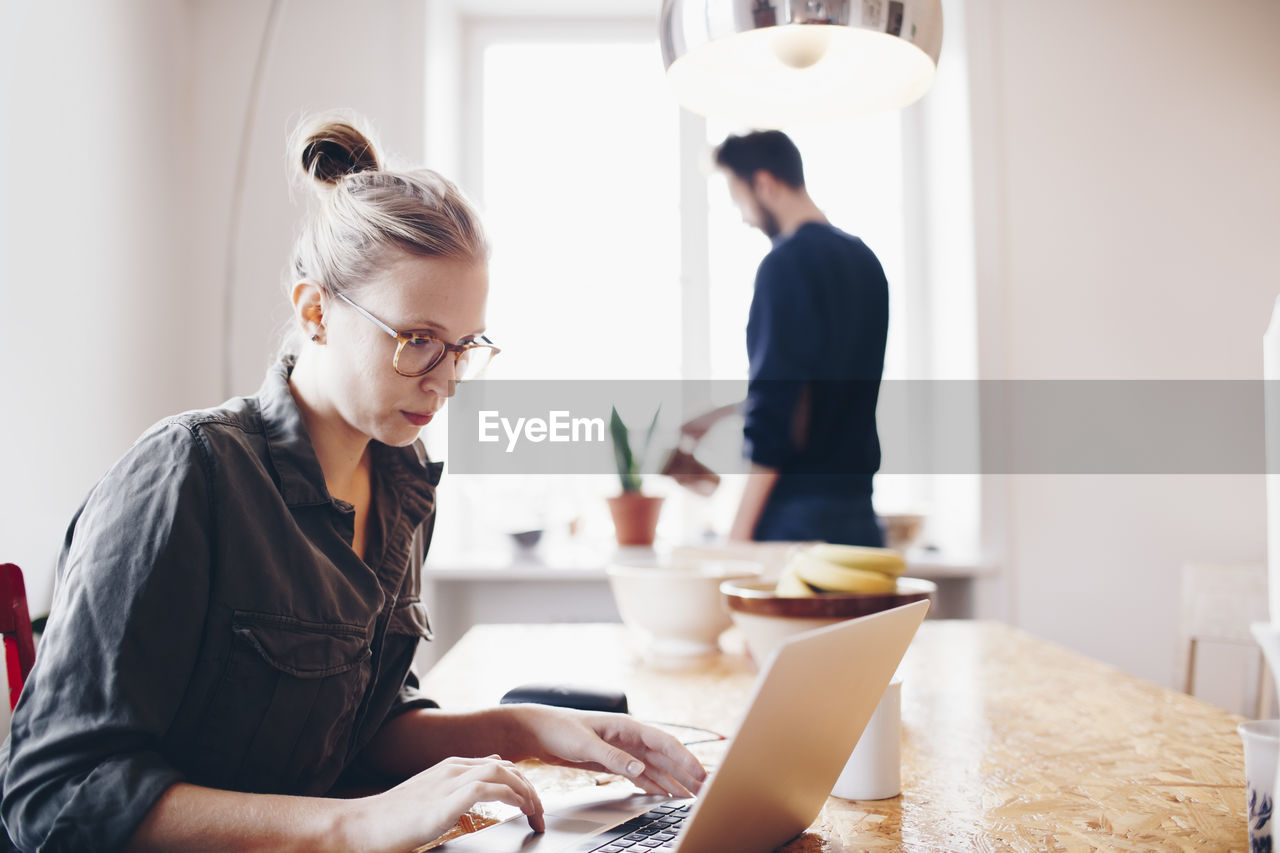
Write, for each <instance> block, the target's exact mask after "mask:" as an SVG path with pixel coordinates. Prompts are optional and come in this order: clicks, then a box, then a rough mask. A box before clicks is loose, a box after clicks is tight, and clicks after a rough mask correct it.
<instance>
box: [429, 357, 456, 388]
mask: <svg viewBox="0 0 1280 853" xmlns="http://www.w3.org/2000/svg"><path fill="white" fill-rule="evenodd" d="M457 370H458V360H457V359H456V358H454V357H453V356H452V354H448V355H445V357H444V358H442V359H440V363H439V364H437V365H436V366H435V367H433V368H431V369H430V370H429V371H427V372H426V373H424V374H423V375H422V390H423V391H427V392H433V393H435V394H439V395H440V396H441V397H443V398H445V399H448V398H449V397H452V396H453V393H454V391H455V390H456V389H457V385H458V380H457Z"/></svg>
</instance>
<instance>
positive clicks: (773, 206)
mask: <svg viewBox="0 0 1280 853" xmlns="http://www.w3.org/2000/svg"><path fill="white" fill-rule="evenodd" d="M715 161H716V165H717V166H718V167H719V168H720V169H721V170H723V171H724V172H725V173H726V176H727V178H728V181H729V192H730V195H731V196H732V198H733V201H734V203H735V204H736V205H737V207H738V209H739V210H740V211H741V212H742V218H743V220H744V221H745V222H746V223H747V224H748V225H751V226H753V227H755V228H759V229H760V230H761V231H763V232H764V233H765V235H766V236H768V237H769V238H770V239H771V240H772V241H773V249H772V250H771V251H770V252H769V254H768V255H766V256H765V258H764V260H763V261H762V262H761V263H760V267H759V270H758V271H757V272H756V280H755V293H754V295H753V297H752V300H751V313H750V318H749V320H748V322H747V353H748V356H749V358H750V374H749V376H750V379H749V382H748V386H747V399H746V401H745V402H744V404H743V406H742V411H743V416H744V419H745V424H744V428H743V433H744V438H745V452H746V455H747V457H748V458H749V459H750V460H751V469H750V474H749V476H748V479H747V485H746V488H745V489H744V491H743V495H742V500H741V503H740V504H739V507H738V512H737V516H736V517H735V519H734V523H733V528H732V530H731V531H730V534H729V538H730V539H734V540H751V539H756V540H791V541H797V540H821V541H826V542H838V543H843V544H849V545H872V546H880V545H883V541H884V540H883V535H882V533H881V531H880V528H879V526H878V524H877V523H876V516H875V512H874V510H873V509H872V505H871V478H872V475H873V474H874V473H875V471H876V470H877V469H878V468H879V467H880V441H879V437H878V436H877V434H876V420H875V415H876V400H877V397H878V395H879V389H880V376H881V373H882V372H883V369H884V350H885V338H886V335H887V333H888V327H889V287H888V283H887V282H886V281H885V276H884V270H883V269H882V268H881V266H880V262H879V261H878V260H877V259H876V256H875V255H874V254H873V253H872V251H871V250H870V249H868V248H867V246H866V245H865V244H864V243H863V242H862V241H861V240H859V239H858V238H857V237H853V236H850V235H848V234H846V233H844V232H843V231H841V230H839V229H838V228H835V227H834V226H832V225H831V224H830V223H829V222H828V221H827V218H826V216H824V215H823V213H822V211H821V210H819V209H818V206H817V205H816V204H814V202H813V200H812V199H811V198H810V197H809V193H808V191H807V190H806V189H805V183H804V169H803V164H802V163H801V159H800V152H799V150H798V149H797V148H796V146H795V144H794V143H793V142H792V141H791V140H790V139H789V138H788V137H787V135H786V134H784V133H781V132H779V131H763V132H756V133H750V134H747V135H745V136H730V137H729V138H728V139H726V140H725V141H724V142H723V143H721V145H720V146H719V147H718V148H716V150H715ZM736 408H737V407H736V406H728V407H723V408H721V409H717V410H715V411H712V412H709V413H707V414H705V415H702V416H700V417H698V418H695V419H693V420H691V421H689V422H688V423H687V424H685V425H684V427H683V432H684V433H685V434H687V435H689V436H692V437H693V438H695V439H698V438H701V437H702V435H704V434H705V433H706V431H707V430H708V429H709V428H710V427H711V425H712V424H713V423H715V421H717V420H719V419H720V418H721V417H723V416H724V415H726V414H729V413H730V412H731V411H734V410H735V409H736Z"/></svg>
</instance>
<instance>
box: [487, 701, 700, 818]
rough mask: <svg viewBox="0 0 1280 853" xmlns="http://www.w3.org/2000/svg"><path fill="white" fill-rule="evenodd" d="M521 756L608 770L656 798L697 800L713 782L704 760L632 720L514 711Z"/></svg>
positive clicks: (542, 708)
mask: <svg viewBox="0 0 1280 853" xmlns="http://www.w3.org/2000/svg"><path fill="white" fill-rule="evenodd" d="M506 707H507V708H509V709H510V710H511V713H512V715H513V717H514V724H515V729H516V732H515V737H516V744H517V747H518V749H519V751H520V753H521V754H523V755H527V756H529V757H531V758H538V759H541V760H543V761H546V762H548V763H550V764H562V765H568V766H571V767H581V768H584V769H587V770H603V771H606V772H608V773H617V774H618V775H619V776H623V777H625V778H627V779H630V780H631V781H632V782H634V783H635V784H636V785H638V786H639V787H640V788H642V789H644V790H645V791H647V792H648V793H650V794H671V795H674V796H678V797H692V796H693V795H694V794H696V793H697V792H698V789H699V788H701V787H702V783H703V781H704V780H705V779H706V778H707V771H706V770H704V769H703V767H702V765H701V764H700V763H699V762H698V759H696V758H694V757H693V754H692V753H690V752H689V750H687V749H685V748H684V746H683V745H681V743H680V741H678V740H676V739H675V738H674V737H672V736H671V735H669V734H667V733H666V732H663V731H660V730H658V729H655V728H653V727H652V726H646V725H644V724H643V723H638V722H636V721H635V720H634V719H632V718H631V717H628V716H627V715H626V714H607V713H596V714H593V713H587V712H584V711H572V710H569V709H566V708H553V707H550V706H546V705H509V706H506Z"/></svg>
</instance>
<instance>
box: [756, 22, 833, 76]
mask: <svg viewBox="0 0 1280 853" xmlns="http://www.w3.org/2000/svg"><path fill="white" fill-rule="evenodd" d="M776 29H777V32H776V33H774V36H773V44H772V45H770V47H772V49H773V55H774V56H776V57H777V58H778V61H779V62H781V63H782V64H784V65H788V66H790V67H791V68H797V69H801V68H809V67H810V66H812V65H816V64H817V63H818V62H819V61H820V60H821V59H822V57H824V56H826V55H827V43H828V42H829V41H830V38H831V36H830V33H829V32H828V30H827V28H826V27H824V26H814V25H803V24H792V25H789V26H784V27H777V28H776Z"/></svg>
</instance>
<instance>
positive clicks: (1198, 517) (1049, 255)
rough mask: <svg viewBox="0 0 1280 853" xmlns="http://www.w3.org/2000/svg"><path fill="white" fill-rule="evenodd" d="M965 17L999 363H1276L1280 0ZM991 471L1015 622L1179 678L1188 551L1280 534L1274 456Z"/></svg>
mask: <svg viewBox="0 0 1280 853" xmlns="http://www.w3.org/2000/svg"><path fill="white" fill-rule="evenodd" d="M966 17H967V19H968V21H967V26H968V37H969V55H970V58H971V69H970V71H971V85H972V87H973V88H972V122H973V139H972V147H973V151H974V164H975V177H974V187H975V211H976V223H975V224H976V231H977V244H976V252H977V260H978V291H979V293H978V299H979V370H980V373H981V375H982V376H983V377H984V378H995V379H1134V378H1138V379H1251V378H1259V377H1260V376H1261V349H1260V336H1261V334H1262V332H1263V330H1264V328H1265V326H1266V322H1267V319H1268V317H1269V313H1270V307H1271V304H1272V302H1273V300H1274V298H1275V295H1276V293H1277V291H1280V275H1278V274H1277V269H1280V249H1277V243H1276V235H1277V234H1280V157H1277V155H1276V152H1277V148H1276V140H1277V139H1280V53H1277V52H1276V51H1275V50H1274V44H1273V43H1274V39H1275V36H1276V35H1277V33H1280V4H1277V3H1275V2H1273V0H1229V2H1223V3H1214V4H1211V5H1206V4H1204V3H1200V2H1193V1H1192V0H1126V2H1123V3H1116V2H1110V0H1042V2H1035V3H1028V2H1025V0H973V2H970V3H967V4H966ZM1014 426H1015V428H1016V424H1015V425H1014ZM983 488H984V495H986V496H987V500H988V507H987V509H988V510H997V512H988V513H987V514H986V516H985V518H986V521H987V523H988V524H989V525H990V530H989V534H990V538H989V541H990V542H992V543H994V545H995V546H996V548H997V549H998V550H1000V551H1002V559H1003V562H1004V565H1005V568H1006V572H1007V575H1006V577H1007V580H1006V584H1007V589H1006V592H1007V594H1008V598H1007V600H1008V602H1009V605H1008V613H1007V615H1008V616H1009V617H1010V618H1011V620H1012V621H1014V622H1015V623H1016V624H1019V625H1021V626H1023V627H1026V628H1028V629H1030V630H1032V631H1034V632H1036V633H1038V634H1041V635H1043V636H1046V637H1049V638H1052V639H1056V640H1059V641H1062V642H1064V643H1066V644H1067V645H1070V646H1073V647H1075V648H1077V649H1080V650H1082V651H1084V652H1086V653H1088V654H1091V655H1094V656H1095V657H1098V658H1101V659H1103V660H1106V661H1110V662H1112V663H1114V664H1116V665H1118V666H1120V667H1122V668H1124V669H1126V670H1128V671H1130V672H1132V673H1135V674H1138V675H1141V676H1145V677H1147V678H1151V679H1153V680H1156V681H1159V682H1164V683H1170V684H1172V683H1176V682H1175V681H1174V679H1173V664H1174V660H1175V643H1174V636H1175V630H1176V618H1177V612H1178V608H1177V597H1178V567H1179V566H1180V565H1181V564H1182V563H1183V562H1186V561H1191V560H1207V561H1217V562H1230V561H1242V562H1243V561H1255V562H1261V561H1262V560H1263V558H1264V554H1265V530H1264V519H1263V511H1264V485H1263V480H1262V478H1261V477H1260V476H1257V477H1255V476H1236V477H1232V476H1198V477H1190V476H1148V477H1123V476H1088V477H1048V476H1035V477H1032V476H1015V477H1005V478H996V477H988V478H986V479H985V480H984V484H983ZM1000 509H1003V513H1000V512H999V510H1000ZM1001 514H1003V517H1001Z"/></svg>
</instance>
